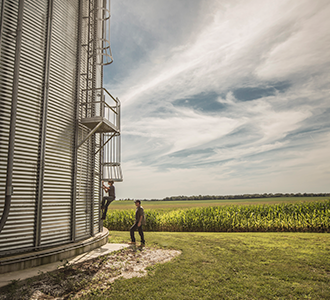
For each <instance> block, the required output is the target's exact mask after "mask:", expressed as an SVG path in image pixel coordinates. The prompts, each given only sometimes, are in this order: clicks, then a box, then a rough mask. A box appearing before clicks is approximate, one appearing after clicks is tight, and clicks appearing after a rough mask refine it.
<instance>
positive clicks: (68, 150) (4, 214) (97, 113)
mask: <svg viewBox="0 0 330 300" xmlns="http://www.w3.org/2000/svg"><path fill="white" fill-rule="evenodd" d="M0 9H1V11H0V13H1V16H0V18H1V20H0V99H1V101H0V216H1V223H0V273H1V272H7V271H12V270H18V269H20V268H26V267H30V266H34V265H38V264H42V263H46V262H50V261H54V260H58V259H60V258H64V257H67V256H70V255H72V254H77V253H80V252H82V251H86V250H88V249H91V248H95V247H97V246H100V245H101V244H103V243H105V242H106V240H107V232H105V231H104V230H103V226H102V221H101V220H100V200H101V197H102V189H101V181H102V180H109V179H112V180H114V181H121V180H122V173H121V167H120V101H119V100H118V99H117V98H114V97H113V96H112V95H111V94H110V93H109V92H108V91H107V90H106V89H105V88H103V67H104V66H105V65H108V64H110V63H111V62H112V55H111V50H110V38H109V35H110V1H109V0H33V1H27V0H25V1H24V0H0Z"/></svg>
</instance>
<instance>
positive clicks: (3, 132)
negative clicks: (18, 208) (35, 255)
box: [0, 3, 18, 251]
mask: <svg viewBox="0 0 330 300" xmlns="http://www.w3.org/2000/svg"><path fill="white" fill-rule="evenodd" d="M17 15H18V7H17V4H16V5H15V4H13V3H7V5H6V6H5V11H4V18H3V20H2V21H3V32H2V39H1V45H0V46H1V61H0V97H1V101H0V213H2V211H3V209H4V203H5V187H6V176H7V156H8V143H9V127H10V125H9V124H10V112H11V97H12V87H13V76H14V65H13V64H12V62H13V61H14V60H15V42H14V41H15V32H16V25H17ZM8 223H9V224H10V223H13V220H12V219H11V218H10V217H9V218H8ZM14 235H15V234H14V232H12V231H11V230H10V228H9V227H8V226H5V227H4V229H3V230H2V233H1V235H0V251H4V250H7V249H10V247H11V246H12V245H13V244H15V240H13V238H12V236H14Z"/></svg>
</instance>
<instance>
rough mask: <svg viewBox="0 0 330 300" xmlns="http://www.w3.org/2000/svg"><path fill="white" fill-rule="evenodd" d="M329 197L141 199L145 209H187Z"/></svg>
mask: <svg viewBox="0 0 330 300" xmlns="http://www.w3.org/2000/svg"><path fill="white" fill-rule="evenodd" d="M325 199H329V197H278V198H255V199H253V198H252V199H232V200H186V201H142V206H143V207H144V208H145V209H162V210H174V209H188V208H192V207H210V206H219V205H251V204H279V203H297V202H302V201H309V202H310V201H320V200H325ZM134 207H135V205H134V202H133V200H131V201H130V200H125V201H119V200H116V201H114V202H112V203H111V205H110V206H109V210H116V209H132V208H134Z"/></svg>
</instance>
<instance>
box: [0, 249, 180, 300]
mask: <svg viewBox="0 0 330 300" xmlns="http://www.w3.org/2000/svg"><path fill="white" fill-rule="evenodd" d="M180 253H181V252H180V251H177V250H164V249H153V248H143V249H142V250H141V249H134V248H126V249H123V250H120V251H117V252H114V253H111V254H108V255H105V256H101V257H98V258H95V259H93V260H89V261H86V262H82V263H80V264H76V265H64V266H63V267H61V268H60V269H59V270H56V271H54V272H48V273H44V274H40V275H38V276H36V277H33V278H30V279H26V280H24V281H15V282H13V283H11V284H10V285H8V286H6V287H3V288H1V289H0V300H2V299H24V300H25V299H28V300H41V299H58V300H60V299H77V298H79V297H81V296H82V295H88V294H93V295H100V294H102V293H103V292H104V291H106V290H107V289H109V288H110V287H111V284H112V283H113V282H114V281H115V280H116V279H118V278H120V277H123V278H132V277H142V276H145V275H146V274H147V270H146V268H147V267H150V266H153V265H155V264H158V263H165V262H167V261H170V260H171V259H172V258H174V257H176V256H178V255H179V254H180Z"/></svg>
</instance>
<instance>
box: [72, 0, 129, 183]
mask: <svg viewBox="0 0 330 300" xmlns="http://www.w3.org/2000/svg"><path fill="white" fill-rule="evenodd" d="M83 24H84V25H83V27H84V30H86V31H87V37H88V38H87V41H85V43H82V52H83V53H85V57H84V59H85V72H82V73H81V74H80V76H81V78H80V79H81V82H82V83H83V88H82V89H81V93H82V94H81V100H80V101H81V102H80V107H79V122H80V124H83V125H84V126H85V127H87V128H88V129H89V133H88V134H87V135H86V136H85V137H84V138H83V139H82V140H81V141H79V142H78V146H77V147H78V148H79V147H80V146H82V145H83V144H84V143H85V142H86V141H87V140H88V139H90V138H91V137H93V136H94V134H96V133H100V142H99V143H96V144H95V155H96V154H98V153H99V155H100V167H101V176H100V177H101V180H113V181H122V180H123V176H122V171H121V165H120V162H121V145H120V144H121V140H120V101H119V99H118V98H114V97H113V96H112V95H111V94H110V93H109V92H108V91H107V90H106V89H105V88H104V87H102V83H103V82H102V81H103V78H102V77H103V66H105V65H109V64H111V63H112V62H113V59H112V53H111V48H110V1H109V0H89V1H88V9H87V11H86V15H85V16H83Z"/></svg>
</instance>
